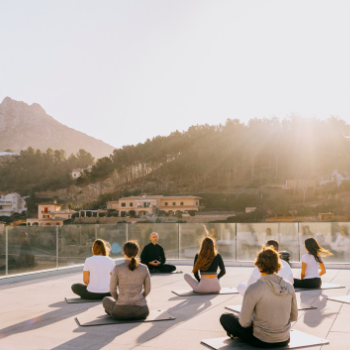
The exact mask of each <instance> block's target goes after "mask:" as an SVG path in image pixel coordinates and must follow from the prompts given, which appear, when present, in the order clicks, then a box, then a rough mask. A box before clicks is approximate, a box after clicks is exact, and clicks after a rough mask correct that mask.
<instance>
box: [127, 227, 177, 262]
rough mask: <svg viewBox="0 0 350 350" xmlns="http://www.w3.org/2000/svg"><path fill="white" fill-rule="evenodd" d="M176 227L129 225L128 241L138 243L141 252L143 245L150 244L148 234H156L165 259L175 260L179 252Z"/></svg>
mask: <svg viewBox="0 0 350 350" xmlns="http://www.w3.org/2000/svg"><path fill="white" fill-rule="evenodd" d="M177 225H178V224H177V223H157V224H155V223H154V224H153V223H149V224H148V223H145V224H130V225H129V226H128V239H129V240H136V241H138V243H139V245H140V248H141V251H142V249H143V247H144V246H145V245H147V244H149V243H151V241H150V240H149V236H150V234H151V233H152V232H157V233H158V235H159V241H158V243H159V244H160V245H161V246H162V247H163V249H164V252H165V257H166V258H167V259H177V258H178V251H179V244H178V226H177ZM140 253H141V252H140Z"/></svg>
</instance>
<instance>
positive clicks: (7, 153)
mask: <svg viewBox="0 0 350 350" xmlns="http://www.w3.org/2000/svg"><path fill="white" fill-rule="evenodd" d="M20 155H21V154H20V153H15V152H0V157H14V156H20Z"/></svg>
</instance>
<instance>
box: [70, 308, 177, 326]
mask: <svg viewBox="0 0 350 350" xmlns="http://www.w3.org/2000/svg"><path fill="white" fill-rule="evenodd" d="M75 320H76V322H77V323H78V324H79V326H81V327H89V326H90V327H91V326H102V325H106V324H121V323H135V322H140V323H141V322H157V321H171V320H175V317H173V316H171V315H170V314H169V313H168V312H167V311H166V310H151V311H150V313H149V315H148V317H147V318H146V319H144V320H115V319H114V318H112V317H110V316H109V315H101V316H97V317H96V315H91V314H89V313H86V314H85V315H84V314H82V315H80V316H78V317H76V318H75Z"/></svg>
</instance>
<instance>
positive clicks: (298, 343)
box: [201, 329, 329, 350]
mask: <svg viewBox="0 0 350 350" xmlns="http://www.w3.org/2000/svg"><path fill="white" fill-rule="evenodd" d="M201 343H202V344H205V345H207V346H209V347H210V348H212V349H215V350H241V349H244V350H253V349H257V348H256V347H253V346H251V345H248V344H246V343H244V342H242V341H241V340H240V339H231V338H228V337H223V338H211V339H204V340H202V341H201ZM324 344H329V341H328V340H327V339H322V338H318V337H315V336H313V335H311V334H308V333H304V332H301V331H297V330H295V329H291V330H290V343H289V344H288V345H287V346H286V347H283V348H274V349H298V348H304V347H308V346H316V345H324Z"/></svg>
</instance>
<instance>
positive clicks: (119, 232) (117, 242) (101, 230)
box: [96, 224, 127, 259]
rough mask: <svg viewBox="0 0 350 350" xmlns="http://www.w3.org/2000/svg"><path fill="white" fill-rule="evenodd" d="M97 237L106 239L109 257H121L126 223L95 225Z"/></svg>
mask: <svg viewBox="0 0 350 350" xmlns="http://www.w3.org/2000/svg"><path fill="white" fill-rule="evenodd" d="M96 227H97V237H98V238H100V239H103V240H104V241H106V242H107V243H108V244H109V246H110V248H111V251H110V257H111V258H112V259H118V258H122V257H123V246H124V243H125V242H126V231H127V224H114V225H97V226H96Z"/></svg>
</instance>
